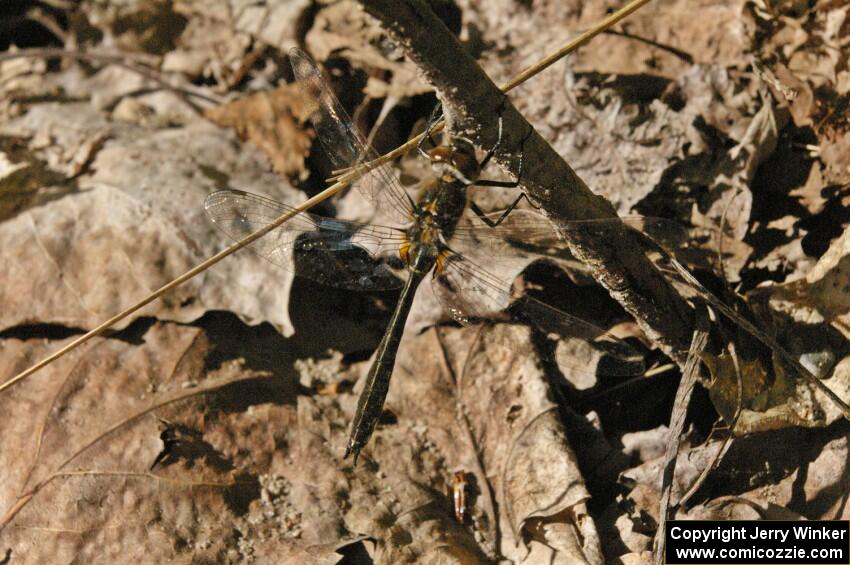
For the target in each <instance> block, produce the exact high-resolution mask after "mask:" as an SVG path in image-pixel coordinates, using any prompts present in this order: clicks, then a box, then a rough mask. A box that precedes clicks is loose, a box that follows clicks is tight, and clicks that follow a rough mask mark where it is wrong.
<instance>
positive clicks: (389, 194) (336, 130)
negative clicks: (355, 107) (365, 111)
mask: <svg viewBox="0 0 850 565" xmlns="http://www.w3.org/2000/svg"><path fill="white" fill-rule="evenodd" d="M289 58H290V61H291V63H292V70H293V72H294V73H295V78H296V79H297V82H298V84H299V85H300V87H301V92H302V94H303V96H304V98H305V101H307V102H308V103H310V104H311V105H312V113H311V116H310V121H311V122H312V124H313V127H314V128H315V129H316V133H317V134H318V136H319V141H321V143H322V147H324V149H325V152H326V153H327V154H328V156H329V157H330V159H331V161H332V163H333V165H334V168H336V169H345V168H349V167H353V166H355V165H358V164H360V163H363V162H366V161H372V160H374V159H377V158H378V157H379V155H378V153H377V152H376V151H375V150H374V149H372V147H371V146H370V145H369V144H368V143H367V142H366V140H365V139H364V138H363V136H362V135H360V132H358V131H357V128H356V126H355V125H354V123H353V122H352V120H351V118H349V116H348V114H347V113H346V112H345V110H344V109H343V107H342V105H341V104H340V103H339V100H337V98H336V96H334V94H333V91H332V90H331V88H330V86H329V85H328V83H327V82H326V81H325V79H324V77H323V76H322V72H321V71H320V70H319V68H318V67H317V66H316V63H314V62H313V60H312V59H311V58H310V56H309V55H307V54H306V53H304V52H303V51H301V50H300V49H298V48H294V49H292V50H291V51H290V52H289ZM354 184H355V185H356V186H357V189H358V190H359V191H360V192H361V194H363V196H364V197H365V198H366V199H368V200H369V201H370V202H371V203H372V204H373V205H374V206H375V207H376V209H379V210H380V211H381V215H382V216H383V217H386V218H388V219H389V220H390V221H391V222H393V223H398V224H403V223H406V222H408V221H409V220H410V218H411V217H412V215H413V204H412V202H411V201H410V198H409V197H408V195H407V192H406V191H405V190H404V188H403V187H402V185H401V183H400V182H399V181H398V179H397V178H396V177H395V175H393V173H392V170H391V169H390V168H389V166H388V165H382V166H380V167H377V168H375V169H373V170H371V171H369V172H368V173H366V174H364V175H363V176H361V177H360V178H359V179H358V180H357V181H356V182H355V183H354Z"/></svg>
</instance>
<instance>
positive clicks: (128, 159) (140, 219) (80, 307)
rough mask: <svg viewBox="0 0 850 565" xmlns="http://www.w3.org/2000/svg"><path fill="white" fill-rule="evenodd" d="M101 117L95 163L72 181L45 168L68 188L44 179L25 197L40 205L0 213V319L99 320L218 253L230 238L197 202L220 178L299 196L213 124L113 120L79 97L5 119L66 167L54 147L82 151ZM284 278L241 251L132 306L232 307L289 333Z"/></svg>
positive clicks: (197, 312)
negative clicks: (162, 125) (2, 216)
mask: <svg viewBox="0 0 850 565" xmlns="http://www.w3.org/2000/svg"><path fill="white" fill-rule="evenodd" d="M87 128H88V129H87ZM102 128H106V129H107V131H109V137H110V140H109V141H108V142H106V144H105V145H104V146H103V148H102V149H100V151H99V152H98V153H97V155H96V156H94V158H93V159H92V162H91V164H90V165H89V168H90V169H91V170H93V171H94V173H93V174H91V175H88V176H83V177H80V178H78V179H76V183H75V184H73V185H71V184H70V183H69V181H68V180H67V179H63V178H62V177H61V176H60V177H59V179H56V178H52V179H51V180H50V182H51V184H54V185H55V184H58V183H59V182H60V181H61V182H63V183H64V184H65V187H64V190H60V191H56V190H55V189H53V190H50V187H49V186H47V187H39V188H38V190H37V192H38V193H40V194H41V193H43V195H40V196H36V197H33V201H32V202H31V203H30V205H34V206H35V207H31V208H29V209H28V210H27V211H26V212H24V213H21V214H19V215H17V216H15V217H14V218H12V219H10V220H8V221H6V222H4V223H3V224H0V242H2V247H3V249H4V251H5V253H6V257H7V260H8V261H9V268H7V269H4V270H3V273H2V275H0V296H2V300H3V302H4V304H5V307H4V309H3V312H2V315H0V326H2V327H3V328H8V327H12V326H17V325H22V324H38V323H53V324H63V325H66V326H70V327H86V328H90V327H94V326H95V325H97V324H99V323H100V322H102V321H103V320H105V319H106V318H108V317H110V316H112V315H114V314H115V313H117V312H119V311H120V310H122V309H123V308H125V307H127V306H129V305H130V304H132V303H133V302H135V301H136V300H139V299H141V298H142V297H144V296H146V295H147V294H148V293H150V292H151V291H153V290H155V289H156V288H158V287H159V286H161V285H162V284H165V283H167V282H169V281H170V280H172V279H173V278H175V277H176V276H177V275H179V274H182V273H183V272H185V271H186V270H188V269H189V268H190V267H192V266H194V265H195V264H197V263H199V262H200V261H201V260H203V259H204V258H206V257H209V256H211V255H213V254H214V253H215V252H216V251H217V250H219V249H221V248H222V247H224V245H226V244H229V241H228V240H226V238H225V236H223V235H222V234H220V233H219V232H218V231H217V230H215V228H214V227H213V226H212V225H211V223H210V222H209V221H208V220H207V219H206V218H205V217H204V214H203V211H202V209H203V200H204V198H205V196H206V195H207V194H209V193H211V192H213V191H214V190H216V189H219V188H224V187H250V188H251V190H254V191H258V192H266V193H267V194H269V195H270V196H272V197H275V198H277V199H278V200H281V201H284V202H287V201H288V202H291V203H295V199H297V198H298V195H297V193H296V192H295V191H294V190H292V189H291V188H288V187H287V186H286V185H285V184H282V183H281V182H280V178H279V177H277V176H275V175H272V174H270V173H268V172H263V169H264V163H263V160H262V158H261V157H260V156H259V155H258V154H257V153H256V152H252V151H251V150H250V148H242V147H240V145H239V144H238V143H235V141H234V139H233V138H232V136H230V135H227V134H226V133H225V132H223V131H221V130H218V129H215V128H212V127H211V126H209V125H208V124H203V123H197V124H195V125H193V126H192V127H189V128H181V129H172V130H151V129H145V128H135V127H132V126H128V125H126V124H115V123H110V122H108V121H107V120H106V119H105V118H104V117H103V116H102V115H101V114H100V113H98V112H97V111H95V110H93V109H92V108H91V107H90V106H88V105H85V104H82V105H78V106H75V107H74V109H73V110H71V109H69V107H68V106H67V105H56V104H46V105H40V106H35V107H33V108H32V109H31V110H30V111H29V112H28V113H27V114H26V115H24V116H22V117H21V118H19V119H17V120H14V121H13V122H10V123H8V124H5V125H4V130H5V132H6V133H7V134H12V135H16V136H19V137H23V138H29V139H30V141H29V146H30V147H29V152H30V158H32V157H35V158H36V159H43V160H44V161H46V162H47V166H49V167H50V166H52V165H51V164H52V163H56V166H58V167H59V168H60V170H64V171H66V172H69V171H67V168H68V167H69V166H70V163H69V162H66V161H62V160H61V159H65V158H66V157H64V156H66V155H68V154H70V155H73V154H75V153H77V152H78V151H80V149H79V148H78V147H77V144H78V143H80V142H81V141H82V140H84V139H86V138H87V137H86V134H85V132H87V131H101V129H102ZM45 131H52V132H54V133H53V134H52V135H51V136H50V138H51V140H52V141H51V142H50V143H49V144H46V142H45V141H43V140H42V139H41V137H42V135H41V134H39V133H38V132H45ZM72 148H73V149H72ZM86 154H87V155H88V156H89V157H91V155H89V153H88V151H87V152H86ZM36 163H37V161H36ZM71 163H73V161H71ZM59 196H63V197H61V198H59ZM42 204H43V205H42ZM291 281H292V275H291V274H289V273H287V272H285V271H282V270H280V269H278V268H276V267H274V266H273V265H271V264H270V263H268V262H266V261H263V260H261V259H260V258H259V257H256V256H254V255H253V254H251V253H250V252H243V253H240V254H238V255H237V256H236V257H234V258H230V259H228V260H227V261H225V262H224V263H222V264H220V265H219V266H218V267H216V268H215V269H214V270H213V271H211V272H210V273H207V274H206V276H204V277H201V278H197V279H195V280H193V281H192V282H190V283H189V284H187V285H184V286H182V287H180V288H179V289H177V290H176V291H174V292H172V293H170V294H168V295H167V296H165V297H164V299H163V300H162V301H158V302H155V303H154V304H152V305H150V306H148V307H147V308H146V309H144V310H142V311H141V312H138V313H137V314H136V317H138V316H145V315H157V316H159V317H162V318H170V319H177V320H181V321H191V320H194V319H197V318H198V317H200V316H201V315H202V314H203V313H204V312H205V311H207V310H209V309H229V310H232V311H234V312H239V315H241V316H243V317H244V318H245V319H250V320H253V321H261V320H269V321H271V322H272V323H274V324H276V325H277V326H278V327H280V328H282V329H283V331H284V332H287V333H291V331H292V328H291V325H290V322H289V320H288V312H287V307H286V305H287V293H288V288H289V285H290V284H291ZM34 288H35V289H38V290H37V291H36V294H35V296H38V300H35V301H34V300H33V299H32V296H34V295H33V292H34V291H33V289H34ZM132 319H134V318H130V319H129V320H126V321H125V322H124V325H126V324H127V323H129V322H131V321H132ZM119 327H123V326H121V325H119Z"/></svg>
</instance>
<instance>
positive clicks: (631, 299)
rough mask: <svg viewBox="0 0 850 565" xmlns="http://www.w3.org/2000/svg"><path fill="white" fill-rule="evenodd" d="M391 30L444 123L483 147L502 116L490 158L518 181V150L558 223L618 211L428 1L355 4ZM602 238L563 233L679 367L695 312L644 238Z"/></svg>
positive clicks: (526, 178) (527, 185)
mask: <svg viewBox="0 0 850 565" xmlns="http://www.w3.org/2000/svg"><path fill="white" fill-rule="evenodd" d="M359 2H360V3H361V4H362V5H363V7H364V8H365V9H366V11H367V12H368V13H369V14H371V15H372V16H374V17H376V18H377V19H378V20H380V22H381V23H382V24H383V25H384V27H385V28H386V29H387V30H389V32H390V33H391V34H392V35H393V36H394V38H395V39H396V40H397V41H398V42H399V44H400V45H401V46H402V47H403V48H404V50H405V52H406V53H407V55H408V56H409V57H410V58H411V59H412V60H413V61H414V62H415V63H416V64H417V65H418V66H419V67H420V69H421V71H422V72H423V74H424V75H425V78H426V79H427V80H428V81H429V82H431V84H433V85H434V87H435V88H436V89H437V91H438V94H439V96H440V98H441V99H442V102H443V105H444V109H445V112H446V116H447V120H448V122H449V123H450V124H451V129H452V131H454V132H455V133H462V134H463V135H465V136H467V137H469V138H470V139H471V140H472V141H473V142H475V143H477V144H479V145H480V146H483V147H489V146H492V145H493V143H494V142H495V139H496V127H495V124H496V119H495V116H497V115H498V114H499V112H501V115H502V117H503V120H504V135H503V139H502V144H501V146H500V150H499V151H498V152H497V153H496V155H495V159H496V160H497V161H498V162H499V163H500V164H502V165H503V166H504V167H505V168H506V169H507V170H508V171H510V172H511V173H512V174H514V175H515V176H516V175H517V174H518V173H519V171H518V160H517V159H516V158H514V157H515V156H516V155H517V154H518V153H519V152H520V150H521V151H522V153H523V155H524V159H523V169H522V184H523V187H524V189H525V191H526V192H527V194H528V195H529V196H530V197H531V198H532V199H534V200H535V201H536V202H537V203H539V204H540V205H541V206H542V208H543V209H544V210H545V211H546V212H547V213H548V214H549V215H550V216H551V218H552V219H553V220H554V221H555V222H556V223H557V222H558V221H569V220H591V219H610V218H615V217H616V212H615V210H614V208H613V207H612V206H611V204H610V203H608V201H606V200H605V199H604V198H602V197H601V196H598V195H595V194H593V192H591V191H590V189H588V187H587V185H585V184H584V182H583V181H582V180H581V179H580V178H579V177H578V175H577V174H576V173H575V171H573V170H572V169H571V168H570V166H569V165H568V164H567V163H566V162H565V161H564V160H563V159H562V158H561V157H560V156H559V155H558V154H557V153H556V152H555V151H554V150H553V149H552V147H551V146H550V145H549V144H548V143H547V142H546V141H545V140H544V139H543V138H542V137H541V136H540V135H539V134H537V133H536V132H535V131H534V130H533V128H532V127H531V125H530V124H529V123H528V122H527V121H526V120H525V119H524V118H523V117H522V115H521V114H520V113H519V112H518V111H517V110H516V108H514V106H513V105H512V104H511V103H510V101H509V100H508V99H507V98H506V96H505V95H504V94H503V93H502V92H501V91H500V90H499V88H498V87H497V86H496V85H495V84H494V83H493V82H492V81H491V80H490V78H489V77H488V76H487V75H486V74H485V73H484V71H483V70H482V69H481V67H479V66H478V64H477V62H476V61H475V60H474V59H473V58H472V57H471V56H470V55H469V54H468V53H467V52H466V51H465V50H464V49H463V47H462V45H461V44H460V42H459V41H458V40H457V38H456V37H455V36H454V35H453V34H452V33H451V32H450V31H449V30H448V28H446V27H445V26H444V25H443V23H442V22H441V21H440V20H439V19H438V18H437V17H436V15H435V14H434V13H433V12H432V11H431V9H430V8H429V6H428V4H427V2H426V1H425V0H405V1H404V2H397V1H393V0H359ZM606 232H608V233H610V234H611V237H605V238H600V237H598V236H596V237H594V236H590V235H587V234H582V233H579V231H578V230H564V233H563V235H564V238H565V239H566V240H567V243H568V244H569V245H570V248H571V249H572V251H573V253H574V254H575V255H576V256H577V257H578V258H579V259H580V260H582V261H583V262H584V263H585V264H587V265H588V267H589V268H590V270H591V272H592V274H593V276H594V278H595V279H596V280H597V281H599V283H600V284H602V285H603V286H605V287H606V288H607V289H608V291H609V292H610V293H611V295H612V296H613V297H614V298H615V299H616V300H617V301H618V302H620V304H622V305H623V307H624V308H626V310H628V311H629V312H630V313H631V314H632V315H633V316H635V318H636V319H637V320H638V322H639V323H640V324H641V326H642V327H643V329H644V330H645V331H646V332H647V335H649V336H650V338H652V339H654V340H656V341H657V342H658V343H659V345H661V346H662V347H663V348H664V349H665V350H666V352H667V353H669V354H671V355H672V356H673V357H674V358H676V359H677V360H678V361H680V362H684V360H685V358H686V352H687V350H688V345H689V343H690V335H691V331H692V311H691V309H690V308H689V307H688V305H687V304H686V303H685V301H684V299H683V298H682V297H681V296H680V295H679V294H678V293H677V292H676V291H675V290H674V289H673V287H672V286H671V284H670V283H669V282H668V281H667V280H666V279H665V278H664V276H663V275H662V274H661V273H659V272H658V271H657V269H655V267H654V266H653V264H652V263H651V261H650V260H649V259H648V258H647V257H646V254H645V244H644V243H643V241H642V236H641V235H640V234H638V233H636V232H634V231H632V230H631V229H630V228H628V227H626V226H625V225H621V226H620V228H619V229H617V230H606Z"/></svg>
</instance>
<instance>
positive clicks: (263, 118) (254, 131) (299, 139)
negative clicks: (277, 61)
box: [206, 84, 313, 178]
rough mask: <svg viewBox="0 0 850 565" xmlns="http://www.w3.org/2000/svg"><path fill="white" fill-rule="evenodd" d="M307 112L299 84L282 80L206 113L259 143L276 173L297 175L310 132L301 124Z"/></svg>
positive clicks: (302, 169)
mask: <svg viewBox="0 0 850 565" xmlns="http://www.w3.org/2000/svg"><path fill="white" fill-rule="evenodd" d="M310 112H311V109H310V108H308V107H307V105H306V103H305V100H304V97H303V96H302V95H301V93H300V89H299V88H298V86H297V85H295V84H285V85H283V86H279V87H278V88H276V89H274V90H272V91H270V92H256V93H254V94H249V95H247V96H244V97H242V98H240V99H238V100H235V101H233V102H228V103H227V104H225V105H223V106H219V107H217V108H211V109H209V110H207V112H206V116H207V118H209V119H210V120H212V121H213V122H215V123H216V124H218V125H220V126H222V127H228V128H231V129H232V130H233V131H235V132H236V134H237V135H238V136H239V137H240V138H241V139H247V140H248V141H250V142H251V143H253V144H254V145H256V146H257V147H259V148H260V149H261V150H262V151H263V152H264V153H265V154H266V155H268V157H269V159H270V160H271V162H272V165H273V166H274V169H275V170H276V171H277V172H278V173H280V174H282V175H285V176H287V177H296V178H297V177H304V176H305V175H306V173H307V171H306V169H305V166H304V159H305V158H306V157H307V155H308V154H309V153H310V145H311V143H312V139H313V134H312V130H307V129H305V128H304V127H303V124H304V123H305V122H306V120H307V119H308V118H309V117H310Z"/></svg>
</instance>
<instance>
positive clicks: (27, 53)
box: [0, 47, 224, 105]
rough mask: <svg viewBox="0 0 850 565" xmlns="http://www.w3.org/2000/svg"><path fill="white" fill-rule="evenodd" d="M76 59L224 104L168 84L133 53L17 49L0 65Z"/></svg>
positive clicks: (199, 92)
mask: <svg viewBox="0 0 850 565" xmlns="http://www.w3.org/2000/svg"><path fill="white" fill-rule="evenodd" d="M39 58H43V59H64V58H67V59H78V60H82V61H94V62H98V63H109V64H112V65H118V66H119V67H123V68H125V69H128V70H130V71H133V72H134V73H138V74H140V75H142V76H143V77H144V78H146V79H148V80H150V81H153V82H155V83H156V84H158V85H159V86H161V87H162V88H164V89H166V90H170V91H172V92H174V93H176V94H180V95H182V96H193V97H195V98H198V99H200V100H204V101H205V102H209V103H211V104H215V105H220V104H222V103H224V99H223V98H220V97H217V96H212V95H210V94H209V93H208V92H205V91H204V90H202V89H200V88H196V87H194V86H191V85H187V86H175V85H173V84H171V83H170V82H168V81H167V80H166V79H165V78H163V77H162V76H160V75H159V73H158V72H157V71H156V70H155V69H151V68H149V67H147V66H144V65H142V64H140V63H142V62H146V61H149V60H150V56H138V55H135V54H133V53H103V52H100V51H75V50H68V49H60V48H57V47H43V48H33V49H19V50H18V51H9V52H7V53H0V63H2V62H3V61H10V60H12V59H39Z"/></svg>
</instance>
